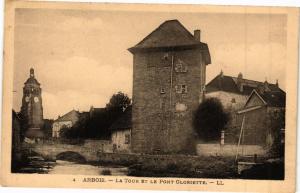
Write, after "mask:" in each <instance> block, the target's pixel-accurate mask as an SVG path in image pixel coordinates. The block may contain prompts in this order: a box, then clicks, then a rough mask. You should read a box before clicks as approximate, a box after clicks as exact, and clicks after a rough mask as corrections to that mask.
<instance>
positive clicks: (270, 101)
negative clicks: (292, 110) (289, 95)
mask: <svg viewBox="0 0 300 193" xmlns="http://www.w3.org/2000/svg"><path fill="white" fill-rule="evenodd" d="M253 95H256V96H258V98H259V99H260V100H261V101H262V102H263V104H264V105H267V106H269V107H281V108H284V107H285V99H286V94H285V93H284V92H278V91H264V92H261V93H260V92H258V91H256V90H253V91H252V93H251V94H250V96H249V97H248V99H247V101H246V103H245V107H246V106H247V104H248V103H249V101H250V100H251V99H252V98H253Z"/></svg>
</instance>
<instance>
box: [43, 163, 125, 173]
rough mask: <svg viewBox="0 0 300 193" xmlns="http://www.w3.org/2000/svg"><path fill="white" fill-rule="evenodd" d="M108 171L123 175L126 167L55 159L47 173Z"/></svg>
mask: <svg viewBox="0 0 300 193" xmlns="http://www.w3.org/2000/svg"><path fill="white" fill-rule="evenodd" d="M107 171H110V175H112V176H125V175H127V173H128V169H127V168H126V167H122V166H94V165H89V164H78V163H74V162H69V161H63V160H57V161H56V164H55V165H54V167H53V168H52V169H50V170H49V172H48V173H49V174H80V175H103V174H104V173H106V172H107Z"/></svg>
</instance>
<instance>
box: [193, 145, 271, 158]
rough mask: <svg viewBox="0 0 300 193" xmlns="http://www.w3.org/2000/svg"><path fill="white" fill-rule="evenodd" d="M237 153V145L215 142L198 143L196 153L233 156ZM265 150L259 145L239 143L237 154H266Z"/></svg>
mask: <svg viewBox="0 0 300 193" xmlns="http://www.w3.org/2000/svg"><path fill="white" fill-rule="evenodd" d="M236 153H237V145H236V144H235V145H232V144H230V145H226V144H225V145H220V144H217V143H211V144H198V145H197V155H199V156H235V155H236ZM266 153H267V150H266V149H265V148H264V147H262V146H259V145H241V146H240V147H239V155H245V156H246V155H254V154H257V155H262V156H263V155H266Z"/></svg>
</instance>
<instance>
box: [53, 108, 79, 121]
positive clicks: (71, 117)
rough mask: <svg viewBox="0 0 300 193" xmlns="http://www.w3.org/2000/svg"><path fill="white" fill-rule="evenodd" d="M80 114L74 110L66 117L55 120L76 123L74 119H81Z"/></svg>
mask: <svg viewBox="0 0 300 193" xmlns="http://www.w3.org/2000/svg"><path fill="white" fill-rule="evenodd" d="M79 115H80V113H79V112H78V111H76V110H72V111H70V112H68V113H66V114H65V115H63V116H61V117H59V118H58V119H56V120H55V122H58V121H72V122H73V121H74V119H78V118H79Z"/></svg>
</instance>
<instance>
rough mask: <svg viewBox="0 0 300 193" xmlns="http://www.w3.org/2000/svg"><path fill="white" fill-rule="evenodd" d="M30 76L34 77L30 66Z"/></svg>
mask: <svg viewBox="0 0 300 193" xmlns="http://www.w3.org/2000/svg"><path fill="white" fill-rule="evenodd" d="M30 77H34V69H33V68H30Z"/></svg>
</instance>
